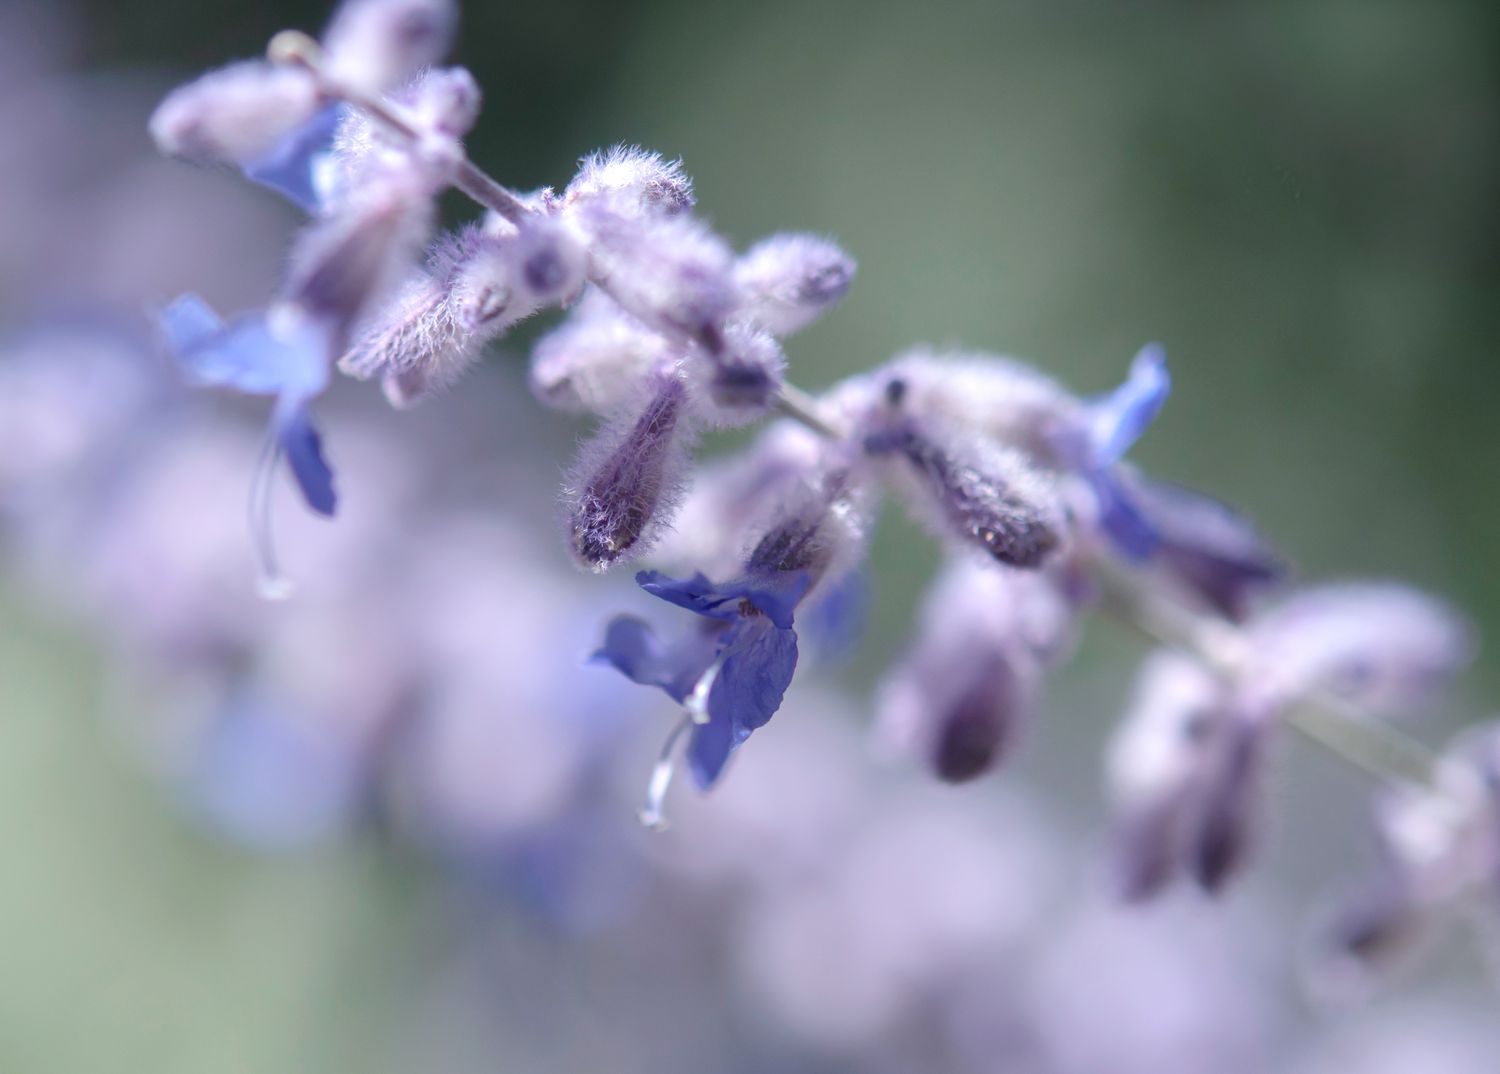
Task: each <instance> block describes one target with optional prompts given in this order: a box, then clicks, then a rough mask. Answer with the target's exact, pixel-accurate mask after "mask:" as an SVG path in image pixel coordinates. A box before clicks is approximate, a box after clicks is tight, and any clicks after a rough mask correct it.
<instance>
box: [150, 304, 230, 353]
mask: <svg viewBox="0 0 1500 1074" xmlns="http://www.w3.org/2000/svg"><path fill="white" fill-rule="evenodd" d="M157 320H158V322H159V323H160V324H161V328H162V332H163V333H164V334H165V335H166V337H167V342H168V343H169V344H170V345H171V347H172V349H173V350H174V351H176V352H177V353H179V354H181V353H185V352H187V351H189V350H193V349H194V348H196V347H199V346H201V345H202V344H203V343H205V342H207V341H208V340H209V339H212V338H213V337H214V336H216V335H218V334H219V333H220V332H222V331H223V330H224V319H223V318H222V317H220V316H219V315H218V314H217V313H215V312H214V310H213V307H211V306H210V305H209V304H208V303H207V302H205V301H203V299H202V297H201V296H199V295H196V294H192V293H188V294H185V295H179V296H178V297H177V298H175V299H173V300H172V302H171V303H170V304H169V305H168V306H167V307H166V308H165V309H163V310H162V311H161V313H160V314H159V315H158V317H157Z"/></svg>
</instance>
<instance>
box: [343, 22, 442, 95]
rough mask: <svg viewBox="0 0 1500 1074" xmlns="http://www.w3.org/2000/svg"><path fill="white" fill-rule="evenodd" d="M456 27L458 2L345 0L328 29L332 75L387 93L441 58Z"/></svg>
mask: <svg viewBox="0 0 1500 1074" xmlns="http://www.w3.org/2000/svg"><path fill="white" fill-rule="evenodd" d="M457 25H458V7H457V5H456V4H455V3H453V0H344V3H342V4H341V5H340V6H339V8H338V10H337V11H335V12H334V14H333V18H332V19H331V20H330V21H329V24H328V29H327V30H325V31H324V32H323V49H324V52H325V54H326V66H327V70H328V73H329V75H330V76H331V77H332V79H333V80H334V81H335V82H336V83H338V84H340V85H345V86H350V87H353V88H354V89H356V90H358V91H360V92H362V93H374V94H378V93H385V92H387V91H389V90H392V89H395V88H396V87H397V86H400V85H401V84H402V83H404V82H406V81H407V80H408V79H410V78H411V77H412V76H413V75H414V74H416V73H417V72H418V71H420V70H421V69H422V68H424V67H430V66H431V65H432V64H434V63H436V62H437V61H438V60H440V59H442V57H443V56H444V55H445V54H446V53H447V51H448V49H449V46H450V45H451V44H452V41H453V34H454V31H455V29H456V28H457Z"/></svg>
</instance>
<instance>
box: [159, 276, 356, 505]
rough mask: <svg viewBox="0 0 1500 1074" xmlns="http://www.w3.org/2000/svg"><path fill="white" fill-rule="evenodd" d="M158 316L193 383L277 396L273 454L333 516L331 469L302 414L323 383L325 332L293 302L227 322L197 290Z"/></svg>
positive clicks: (311, 499) (306, 496) (313, 501)
mask: <svg viewBox="0 0 1500 1074" xmlns="http://www.w3.org/2000/svg"><path fill="white" fill-rule="evenodd" d="M161 320H162V327H163V329H164V330H165V332H166V335H167V339H168V341H169V342H170V343H171V345H172V349H173V351H174V353H175V354H176V356H177V358H178V360H179V362H180V363H181V364H182V367H183V370H184V372H185V373H186V375H187V376H188V378H189V380H190V381H192V382H193V383H196V384H200V385H205V386H211V387H218V388H233V389H235V390H237V391H242V392H248V393H250V394H252V395H273V396H275V397H276V408H275V411H274V414H273V418H272V427H273V435H274V438H275V443H276V452H277V453H278V454H284V455H285V456H286V458H287V461H288V463H289V464H290V466H291V469H292V473H293V476H295V477H296V479H297V485H298V487H299V488H300V489H301V490H302V496H303V499H305V500H306V501H307V505H308V506H309V507H311V508H312V509H313V510H314V511H317V512H318V513H319V514H322V515H332V514H333V512H334V507H335V504H336V502H337V501H336V497H335V495H334V491H333V474H332V471H331V470H330V469H329V467H328V464H327V462H326V461H325V460H324V458H323V452H322V441H321V438H320V437H319V435H318V432H317V430H316V429H315V428H314V427H313V425H312V422H311V420H310V419H309V417H308V414H307V403H308V401H309V400H311V399H312V398H313V397H314V396H316V395H318V394H319V393H321V392H322V390H323V388H324V387H325V386H326V385H327V382H328V360H329V353H328V334H327V331H326V330H325V329H322V328H321V327H320V326H319V325H317V324H316V323H315V322H313V321H311V320H310V319H308V318H306V317H302V316H299V315H298V313H297V311H295V310H293V309H290V308H282V309H279V310H277V311H275V312H274V313H259V314H249V315H246V316H244V317H241V318H238V319H236V320H235V321H234V322H233V323H231V324H227V325H226V324H225V323H224V322H223V321H222V320H221V319H220V318H219V316H218V314H216V313H214V312H213V310H212V309H210V308H209V306H208V305H207V303H205V302H204V301H203V300H202V299H201V298H199V297H198V296H197V295H183V296H182V297H181V298H178V299H177V300H176V301H175V302H173V303H172V304H171V305H170V306H168V307H167V308H166V309H165V310H163V311H162V317H161Z"/></svg>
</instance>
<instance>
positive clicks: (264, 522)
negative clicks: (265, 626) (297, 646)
mask: <svg viewBox="0 0 1500 1074" xmlns="http://www.w3.org/2000/svg"><path fill="white" fill-rule="evenodd" d="M280 461H281V444H280V442H279V441H278V440H277V438H276V432H275V430H272V431H271V432H270V433H269V434H268V435H267V437H266V445H265V447H264V448H262V449H261V453H260V458H259V460H257V461H256V464H255V476H254V478H253V479H252V480H251V482H250V502H249V504H248V509H249V514H250V539H251V541H252V542H253V543H254V545H255V558H256V562H257V565H258V566H259V568H260V578H259V581H258V588H259V590H260V595H261V597H262V598H264V599H265V600H286V599H287V598H288V597H290V596H291V595H292V589H293V587H292V582H291V579H289V578H287V576H286V575H284V574H282V573H281V566H280V564H279V563H278V561H277V559H276V539H275V536H274V535H273V533H272V531H271V495H272V492H273V491H274V485H273V480H274V478H275V475H276V464H277V463H278V462H280Z"/></svg>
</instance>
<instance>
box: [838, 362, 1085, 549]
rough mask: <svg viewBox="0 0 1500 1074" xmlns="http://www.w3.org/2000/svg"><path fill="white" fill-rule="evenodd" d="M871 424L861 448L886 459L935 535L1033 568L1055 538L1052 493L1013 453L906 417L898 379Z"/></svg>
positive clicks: (1058, 522)
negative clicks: (950, 437)
mask: <svg viewBox="0 0 1500 1074" xmlns="http://www.w3.org/2000/svg"><path fill="white" fill-rule="evenodd" d="M888 388H889V390H888V393H887V398H888V400H889V401H890V402H891V403H892V406H891V407H890V410H889V411H888V412H884V413H882V414H881V415H880V416H879V417H877V418H876V419H875V421H874V422H873V423H872V425H871V427H870V429H869V431H868V432H867V433H866V435H865V437H864V447H865V450H866V451H867V452H868V453H869V454H871V455H873V456H876V457H885V458H888V459H890V460H891V462H892V464H893V465H892V467H891V468H890V472H891V474H892V476H893V477H894V478H895V480H896V484H897V485H898V487H899V488H900V489H901V490H902V491H903V492H905V493H906V494H907V495H906V499H907V500H908V502H909V503H911V504H913V505H914V506H915V507H916V508H917V512H918V515H919V517H921V518H923V519H924V520H926V521H927V522H928V523H929V525H930V526H931V528H932V529H933V531H934V533H936V534H937V535H938V536H940V537H946V536H953V537H957V538H958V539H960V540H961V541H963V542H965V543H966V544H969V545H970V546H973V547H977V548H980V549H982V550H983V551H984V552H986V553H987V554H988V555H990V556H992V557H993V558H995V559H996V560H998V561H1000V562H1001V563H1005V564H1008V565H1010V566H1013V567H1037V566H1040V565H1041V564H1042V563H1043V562H1044V561H1045V560H1046V559H1047V557H1048V556H1049V555H1051V554H1052V552H1053V551H1055V550H1056V549H1057V547H1058V545H1059V544H1060V543H1061V541H1062V519H1061V514H1060V511H1059V509H1058V507H1057V503H1056V498H1055V495H1054V494H1053V492H1052V490H1051V489H1050V488H1049V487H1048V485H1047V484H1046V482H1045V480H1044V479H1043V477H1042V476H1041V475H1040V474H1039V473H1038V472H1037V471H1036V470H1034V469H1033V468H1032V467H1031V466H1029V465H1028V464H1027V462H1026V461H1025V459H1024V458H1023V457H1022V456H1021V455H1019V454H1018V453H1016V452H1012V451H1007V450H1004V449H1002V448H999V447H997V446H996V445H994V444H992V443H988V442H985V441H982V440H974V441H970V442H963V441H956V440H955V441H946V440H940V439H938V438H937V437H936V436H934V435H933V434H931V433H929V432H928V431H927V430H926V428H925V427H924V426H923V425H921V424H920V423H919V422H918V421H917V420H916V419H915V418H913V417H911V416H908V415H905V414H904V413H903V412H902V411H903V405H902V399H901V393H902V389H901V382H900V381H892V382H891V384H890V385H889V386H888Z"/></svg>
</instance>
